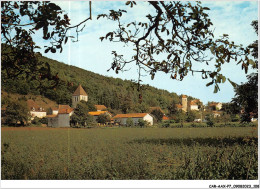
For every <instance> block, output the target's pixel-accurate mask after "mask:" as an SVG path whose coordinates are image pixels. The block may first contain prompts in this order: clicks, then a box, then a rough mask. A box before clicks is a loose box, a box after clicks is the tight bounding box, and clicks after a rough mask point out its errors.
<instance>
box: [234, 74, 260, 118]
mask: <svg viewBox="0 0 260 189" xmlns="http://www.w3.org/2000/svg"><path fill="white" fill-rule="evenodd" d="M247 79H248V81H247V82H246V83H244V84H241V85H238V86H237V87H236V88H235V93H236V94H235V97H234V98H233V99H232V102H233V103H235V104H237V106H238V107H240V109H241V110H242V112H243V113H242V117H241V121H243V122H250V121H251V118H252V117H258V74H257V73H253V74H250V75H248V76H247Z"/></svg>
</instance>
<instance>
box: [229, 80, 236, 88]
mask: <svg viewBox="0 0 260 189" xmlns="http://www.w3.org/2000/svg"><path fill="white" fill-rule="evenodd" d="M228 81H229V83H230V84H231V85H232V86H233V87H237V84H236V83H234V82H233V81H231V80H230V79H229V78H228Z"/></svg>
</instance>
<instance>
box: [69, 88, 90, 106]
mask: <svg viewBox="0 0 260 189" xmlns="http://www.w3.org/2000/svg"><path fill="white" fill-rule="evenodd" d="M81 100H84V101H86V102H87V101H88V95H87V93H86V91H85V90H84V89H83V88H82V86H81V85H79V86H78V88H77V89H76V90H75V92H74V93H73V95H72V108H76V106H77V104H78V103H79V102H80V101H81Z"/></svg>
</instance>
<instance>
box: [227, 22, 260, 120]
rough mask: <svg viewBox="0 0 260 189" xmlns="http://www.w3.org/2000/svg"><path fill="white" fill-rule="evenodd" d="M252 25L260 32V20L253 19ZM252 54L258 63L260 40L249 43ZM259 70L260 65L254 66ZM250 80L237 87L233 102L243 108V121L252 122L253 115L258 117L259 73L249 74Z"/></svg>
mask: <svg viewBox="0 0 260 189" xmlns="http://www.w3.org/2000/svg"><path fill="white" fill-rule="evenodd" d="M252 26H253V27H254V29H255V31H256V33H257V34H258V21H257V20H256V21H253V22H252ZM249 48H250V49H251V51H252V53H251V54H252V56H253V57H254V58H255V60H256V62H257V65H258V61H257V59H258V40H256V41H255V42H254V43H253V44H251V45H249ZM254 68H255V69H256V71H258V70H257V69H258V66H255V67H254ZM247 79H248V81H247V82H246V83H242V84H241V85H238V86H237V87H236V88H235V93H236V94H235V97H234V98H233V99H232V102H233V103H235V104H236V105H237V106H238V107H240V109H242V110H243V113H242V116H241V121H242V122H250V121H251V118H252V117H258V73H257V72H256V73H252V74H250V75H248V76H247Z"/></svg>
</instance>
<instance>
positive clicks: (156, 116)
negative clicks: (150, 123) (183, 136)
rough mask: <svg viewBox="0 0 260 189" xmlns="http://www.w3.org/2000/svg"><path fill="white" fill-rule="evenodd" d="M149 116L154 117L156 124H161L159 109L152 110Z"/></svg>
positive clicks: (161, 116) (161, 115) (161, 114)
mask: <svg viewBox="0 0 260 189" xmlns="http://www.w3.org/2000/svg"><path fill="white" fill-rule="evenodd" d="M151 114H152V115H153V116H154V118H155V121H156V122H161V121H162V118H163V113H162V112H161V111H160V110H159V109H154V110H153V111H152V112H151Z"/></svg>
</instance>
